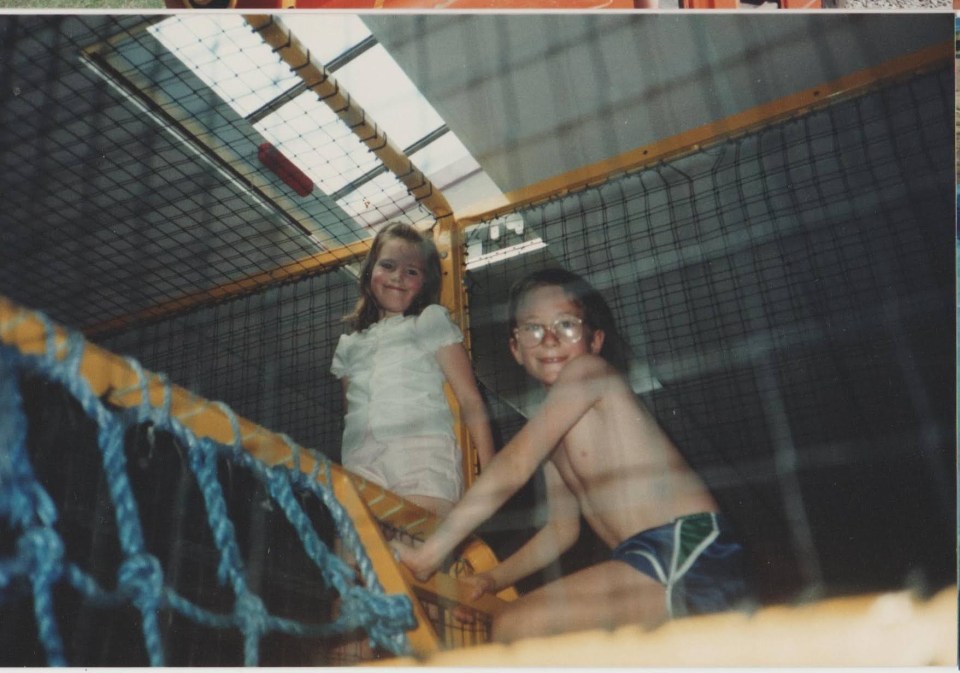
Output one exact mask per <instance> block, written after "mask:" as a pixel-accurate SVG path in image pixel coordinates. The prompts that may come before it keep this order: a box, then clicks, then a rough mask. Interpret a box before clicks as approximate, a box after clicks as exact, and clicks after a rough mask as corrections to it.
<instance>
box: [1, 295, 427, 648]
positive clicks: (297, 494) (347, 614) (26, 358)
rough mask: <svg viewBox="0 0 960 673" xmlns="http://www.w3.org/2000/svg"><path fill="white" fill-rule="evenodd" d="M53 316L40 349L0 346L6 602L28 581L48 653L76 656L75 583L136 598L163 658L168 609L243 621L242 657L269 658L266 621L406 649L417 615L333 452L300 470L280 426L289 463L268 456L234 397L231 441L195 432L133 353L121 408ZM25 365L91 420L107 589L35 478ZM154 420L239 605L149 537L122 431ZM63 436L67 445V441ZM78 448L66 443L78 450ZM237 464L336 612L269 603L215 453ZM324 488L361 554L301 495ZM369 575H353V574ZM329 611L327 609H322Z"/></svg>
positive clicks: (109, 601)
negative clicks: (111, 536) (172, 560)
mask: <svg viewBox="0 0 960 673" xmlns="http://www.w3.org/2000/svg"><path fill="white" fill-rule="evenodd" d="M36 315H37V317H38V318H39V319H40V320H41V322H42V323H43V324H44V325H45V329H46V331H45V333H46V349H45V352H44V353H42V354H41V355H38V356H34V355H25V354H23V353H21V352H20V351H19V350H17V349H15V348H12V347H8V346H0V524H2V525H3V526H5V527H6V529H7V530H8V531H10V532H12V533H13V535H12V537H13V538H14V539H13V540H12V541H8V544H5V545H4V546H3V548H2V551H0V608H2V607H3V606H4V604H5V603H7V604H9V603H10V602H11V601H13V600H14V599H16V598H19V597H22V594H23V593H24V592H29V593H30V594H31V595H32V606H33V613H34V619H35V622H36V635H37V640H38V641H39V642H40V643H41V644H42V648H43V652H44V655H45V660H46V663H47V664H48V665H51V666H64V665H67V664H68V660H67V648H66V647H65V644H64V637H63V635H62V633H61V629H60V626H59V624H58V618H57V606H56V602H57V601H56V599H55V596H56V590H57V588H58V587H60V586H62V585H64V584H66V585H69V586H70V587H72V589H73V590H74V591H75V592H77V593H78V594H79V595H80V596H82V598H83V600H84V601H87V602H88V603H90V604H92V605H95V606H97V607H98V608H104V609H114V610H116V609H130V608H131V607H132V608H133V609H134V610H135V613H136V615H137V616H138V617H139V622H140V624H139V627H140V629H139V630H140V632H141V633H142V638H143V646H144V649H145V653H146V659H147V661H148V662H149V664H150V665H153V666H162V665H166V664H167V657H165V643H164V637H163V631H164V629H163V628H162V625H161V619H162V615H166V616H167V617H169V615H170V613H171V612H172V613H176V614H177V615H180V616H182V617H183V618H186V619H188V620H190V621H191V622H193V623H195V624H197V625H200V626H204V627H207V628H212V629H222V630H237V631H239V632H240V634H242V650H243V653H242V661H243V663H244V664H245V665H257V664H258V663H259V662H260V643H261V640H262V639H263V638H264V637H266V636H267V635H268V634H274V633H279V634H285V635H287V636H294V637H300V638H318V637H319V638H333V637H338V636H343V635H345V634H348V633H351V632H353V631H355V630H357V629H362V630H364V631H365V632H366V633H367V634H368V635H369V640H370V645H371V646H372V647H378V648H382V649H383V650H386V651H388V652H390V653H393V654H396V655H402V654H408V653H409V642H408V640H407V637H406V635H405V632H406V631H407V630H409V629H411V628H413V627H414V626H415V625H416V623H415V619H414V617H413V612H412V607H411V605H410V600H409V598H408V597H406V596H402V595H398V596H388V595H386V594H385V593H384V590H383V588H382V586H381V585H380V583H379V581H378V579H377V577H376V574H375V573H374V571H373V568H372V564H371V562H370V559H369V557H368V556H367V554H366V552H365V550H364V548H363V546H362V544H361V542H360V540H359V537H358V536H357V532H356V529H355V527H354V525H353V522H352V521H351V519H350V517H349V515H348V514H347V513H346V511H345V510H344V509H343V507H342V506H341V505H340V504H339V503H338V501H337V500H336V498H335V497H334V495H333V493H332V491H331V489H330V488H328V487H326V486H324V485H323V484H321V483H320V482H318V481H317V477H318V476H319V472H320V470H324V471H325V472H326V476H327V479H326V484H331V483H332V481H331V479H330V464H329V462H328V461H327V460H326V459H325V458H323V457H322V456H321V455H319V454H318V453H316V452H312V451H311V455H312V456H313V457H314V458H315V459H316V461H317V462H316V467H315V468H314V469H313V471H312V473H310V474H307V473H304V472H303V471H301V469H300V456H301V452H302V451H303V450H304V449H302V448H301V447H299V446H298V445H296V444H295V443H294V442H292V441H291V440H290V439H289V438H288V437H285V436H282V437H283V439H284V441H285V442H286V443H287V445H288V446H289V447H290V449H291V454H292V456H293V466H292V468H288V467H285V466H273V467H271V466H267V465H266V464H264V463H263V462H261V461H259V460H257V459H256V458H254V457H253V456H251V455H250V454H249V453H247V452H246V451H245V450H244V449H243V447H242V446H241V445H240V437H241V432H240V428H239V422H238V419H237V417H236V415H235V414H234V413H233V412H232V411H231V410H230V409H229V408H228V407H226V406H225V405H222V404H219V405H218V406H219V407H220V409H221V410H222V411H223V412H224V414H225V415H226V416H227V417H228V418H229V419H230V422H231V424H232V426H233V431H234V432H233V437H234V438H235V439H234V442H233V444H231V445H225V444H220V443H217V442H215V441H213V440H211V439H209V438H203V437H198V436H197V435H196V434H195V433H193V432H192V431H191V430H190V429H189V428H187V427H186V426H185V425H184V424H183V423H182V422H181V421H179V420H178V419H177V418H175V417H173V416H172V415H171V413H170V406H171V388H170V385H169V382H167V381H166V379H165V377H162V376H161V377H160V381H161V383H162V385H163V389H164V398H163V403H162V404H161V405H160V406H159V407H154V406H152V405H151V404H150V403H149V396H148V394H147V392H148V390H147V386H148V379H147V376H146V374H145V372H144V370H143V369H142V368H141V366H140V365H139V363H137V362H136V361H134V360H127V362H128V364H129V365H130V366H131V368H132V369H133V370H134V371H135V372H137V375H138V380H139V385H140V387H141V392H142V393H143V394H142V397H141V399H142V400H143V402H142V403H141V404H140V405H139V406H137V407H134V408H130V409H117V408H114V407H112V406H111V405H109V404H108V403H107V402H105V401H104V400H102V399H100V398H99V397H97V396H96V395H95V394H94V393H93V392H92V390H91V388H90V386H89V384H88V383H87V381H86V379H84V377H83V376H81V375H80V373H79V364H80V361H81V357H82V354H83V350H84V347H85V345H86V344H85V341H84V340H83V338H82V337H81V336H79V335H78V334H76V333H71V332H67V334H68V337H67V339H66V342H65V343H62V344H60V345H59V347H58V345H57V342H56V339H55V331H54V328H53V325H52V324H51V323H50V321H49V320H48V319H47V318H46V317H45V316H43V315H42V314H36ZM26 376H39V377H41V378H42V379H44V380H46V381H50V382H54V383H56V384H59V385H60V386H62V387H63V388H64V389H65V390H66V391H67V392H68V394H69V395H70V396H72V397H73V398H74V399H75V400H76V401H77V402H78V403H79V406H80V407H81V408H82V410H83V413H84V415H85V416H86V417H88V418H89V419H91V420H92V421H93V422H94V423H95V428H96V436H97V437H96V439H97V446H98V451H99V454H100V460H101V464H102V469H103V475H104V480H105V482H106V487H107V491H108V492H109V500H110V502H111V504H112V507H113V511H114V514H115V530H116V537H117V543H118V546H119V549H120V562H119V567H118V568H117V569H116V573H115V577H113V578H112V583H113V584H114V585H115V586H114V587H112V588H110V587H107V586H104V584H107V582H104V581H103V579H102V578H96V577H95V576H94V575H93V574H92V573H91V572H88V571H85V570H84V569H83V568H82V567H81V566H80V565H79V564H78V563H77V562H75V561H73V560H71V559H70V558H68V554H67V553H66V544H65V541H64V539H63V536H62V534H61V532H60V530H59V529H58V526H59V520H60V513H59V512H58V507H57V505H56V504H55V499H54V498H53V497H51V495H50V493H48V491H47V490H46V489H45V488H44V486H43V485H42V483H41V480H39V479H38V477H37V474H36V472H35V470H34V467H33V466H32V463H31V456H30V452H29V450H28V418H27V414H26V412H25V409H24V400H23V395H22V393H21V383H20V382H21V381H22V379H23V378H24V377H26ZM144 427H146V428H148V430H149V432H150V433H151V434H153V433H155V432H157V431H163V432H166V433H168V434H169V435H170V436H171V437H173V438H174V439H175V440H176V442H177V443H178V444H179V446H181V447H183V450H184V452H185V461H184V462H185V463H186V464H187V465H188V466H189V470H190V471H191V472H192V475H193V478H194V479H195V482H196V485H197V487H198V489H199V492H200V493H201V494H202V502H203V506H204V508H205V512H206V523H207V526H208V527H209V531H210V534H211V537H212V540H213V543H214V545H215V548H216V553H217V557H218V562H217V567H216V580H217V583H218V585H219V586H221V587H223V588H225V589H227V590H228V591H229V592H230V594H232V610H231V611H228V612H224V611H216V610H211V609H209V608H208V607H205V606H202V605H200V604H198V602H197V601H196V600H191V599H190V598H188V597H186V596H184V595H183V594H182V593H181V592H178V591H177V590H176V589H175V588H173V586H171V582H169V581H167V580H168V579H169V577H168V573H166V572H165V569H164V566H163V564H162V563H161V560H160V559H159V558H158V555H157V554H155V553H151V552H150V551H149V550H148V546H147V544H146V543H145V539H144V532H143V528H142V525H141V519H140V514H139V511H138V504H137V500H136V498H135V497H134V488H133V487H132V485H131V478H130V475H129V465H128V458H127V454H126V453H125V449H124V443H125V441H126V438H127V437H128V435H129V433H130V431H131V430H132V429H134V428H144ZM59 448H61V447H58V449H59ZM71 448H72V447H69V446H66V447H62V449H63V450H64V451H69V450H70V449H71ZM221 464H228V465H233V466H239V467H240V468H243V469H244V470H245V471H247V472H249V473H250V474H251V475H253V476H254V477H255V479H256V481H257V482H259V484H260V485H261V486H262V488H263V489H265V491H266V493H268V494H269V498H270V500H271V503H270V507H271V508H275V509H278V510H279V511H280V512H281V513H282V515H283V517H284V518H285V520H286V521H287V522H288V523H289V525H290V526H291V527H292V529H293V530H294V531H295V532H296V536H297V537H298V538H299V541H300V543H301V544H302V549H303V551H304V552H305V553H306V556H307V557H309V559H310V561H311V562H312V563H313V564H314V565H315V567H316V568H317V569H319V573H320V575H321V576H322V579H323V582H324V584H325V585H326V587H328V588H330V589H332V590H333V591H335V592H336V594H337V596H338V597H339V602H340V608H339V615H338V616H337V617H336V618H335V619H332V620H330V621H328V622H326V623H320V624H315V623H308V622H305V621H302V620H296V619H290V618H286V617H281V616H277V615H274V614H271V612H270V611H269V610H268V609H267V607H266V605H265V602H264V600H263V599H262V598H261V596H259V595H258V594H257V593H256V592H255V591H254V589H253V587H252V584H251V582H250V581H249V579H248V577H247V573H246V572H245V570H246V569H245V564H244V560H243V556H242V554H241V550H240V544H239V543H238V532H237V530H236V528H235V526H234V524H233V522H232V521H231V519H230V517H229V515H228V514H229V513H228V506H227V498H226V496H225V493H224V488H223V485H222V484H221V480H220V478H219V477H218V465H221ZM305 497H306V498H308V499H309V498H314V499H315V500H316V502H319V503H321V504H322V505H323V507H324V508H325V510H326V512H327V513H328V514H329V516H330V517H331V518H332V520H333V525H334V526H335V529H336V533H337V534H338V535H339V537H340V539H341V544H342V546H343V548H344V549H345V550H346V551H347V552H348V553H349V554H350V555H351V556H352V557H353V559H354V561H355V565H356V569H353V568H351V567H350V566H349V565H348V564H347V563H346V562H344V561H343V560H342V559H341V558H339V557H338V556H337V555H335V554H334V553H333V552H332V551H331V550H330V548H329V546H328V545H327V543H326V542H325V541H324V540H323V539H322V536H321V535H320V534H319V533H318V531H317V530H316V526H315V525H314V523H313V521H312V519H311V516H310V515H309V514H308V513H307V511H306V510H305V508H304V505H303V500H304V498H305ZM358 575H359V580H360V581H357V576H358ZM318 611H319V610H318Z"/></svg>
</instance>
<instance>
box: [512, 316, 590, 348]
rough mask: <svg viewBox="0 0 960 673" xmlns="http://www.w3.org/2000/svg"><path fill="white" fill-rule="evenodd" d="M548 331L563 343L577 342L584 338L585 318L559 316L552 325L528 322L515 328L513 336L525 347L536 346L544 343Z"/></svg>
mask: <svg viewBox="0 0 960 673" xmlns="http://www.w3.org/2000/svg"><path fill="white" fill-rule="evenodd" d="M547 332H550V334H552V335H553V338H554V339H556V340H557V341H559V342H561V343H567V344H575V343H577V342H578V341H580V339H582V338H583V320H581V319H580V318H576V317H573V316H564V317H562V318H557V319H556V320H555V321H554V322H553V324H552V325H550V326H547V325H540V324H539V323H535V322H527V323H524V324H522V325H519V326H518V327H516V328H515V329H514V330H513V336H514V337H515V338H516V339H517V342H518V343H519V344H520V345H521V346H523V347H524V348H535V347H536V346H539V345H540V344H541V343H543V340H544V338H546V336H547Z"/></svg>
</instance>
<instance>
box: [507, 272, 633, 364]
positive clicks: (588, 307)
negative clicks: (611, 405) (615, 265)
mask: <svg viewBox="0 0 960 673" xmlns="http://www.w3.org/2000/svg"><path fill="white" fill-rule="evenodd" d="M548 286H553V287H559V288H560V289H562V290H563V292H564V294H565V295H566V296H567V297H568V298H569V299H570V301H572V302H573V303H575V304H576V305H577V306H579V307H580V310H581V311H583V315H582V316H581V317H582V318H583V322H584V324H585V325H587V326H588V327H589V328H591V329H593V330H598V329H599V330H603V332H604V334H605V335H606V336H605V338H604V343H603V349H602V350H601V351H600V356H601V357H603V358H604V359H605V360H606V361H607V362H609V363H610V364H611V365H613V366H614V367H616V368H617V369H619V370H620V371H621V372H626V371H627V361H626V358H625V356H624V348H623V345H622V344H621V340H620V337H619V334H618V333H617V328H616V324H615V323H614V320H613V312H612V311H611V310H610V307H609V306H608V305H607V302H606V300H605V299H604V298H603V295H601V294H600V293H599V292H597V290H596V289H595V288H594V287H593V286H592V285H590V283H588V282H587V281H586V280H584V279H583V278H582V277H581V276H579V275H577V274H575V273H573V272H572V271H567V270H566V269H563V268H559V267H548V268H545V269H540V270H538V271H533V272H531V273H529V274H527V275H526V276H524V277H523V278H521V279H520V280H518V281H517V282H515V283H514V284H513V286H512V287H511V288H510V294H509V303H508V309H507V310H508V311H509V327H510V334H511V335H512V334H513V330H514V329H515V328H516V327H517V310H518V309H519V308H520V302H521V301H523V298H524V297H525V296H526V295H527V294H528V293H530V292H531V291H533V290H535V289H537V288H538V287H548ZM511 338H513V337H512V336H511Z"/></svg>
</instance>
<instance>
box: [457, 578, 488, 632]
mask: <svg viewBox="0 0 960 673" xmlns="http://www.w3.org/2000/svg"><path fill="white" fill-rule="evenodd" d="M458 579H459V580H460V581H461V582H463V583H464V584H466V585H467V586H468V587H469V589H468V593H467V600H471V601H475V600H477V599H478V598H480V597H481V596H483V595H484V594H492V593H494V591H495V590H496V586H497V585H496V582H494V581H493V577H491V576H490V574H489V573H477V574H476V575H467V576H466V577H460V578H458ZM453 617H454V619H456V620H457V621H459V622H460V623H462V624H473V623H474V622H475V621H476V615H475V613H474V611H473V610H471V609H470V608H467V607H465V606H463V605H458V606H456V607H455V608H453Z"/></svg>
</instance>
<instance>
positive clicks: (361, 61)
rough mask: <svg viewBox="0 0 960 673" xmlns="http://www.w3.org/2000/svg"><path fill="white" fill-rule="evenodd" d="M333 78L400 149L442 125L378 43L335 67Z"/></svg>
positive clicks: (408, 79)
mask: <svg viewBox="0 0 960 673" xmlns="http://www.w3.org/2000/svg"><path fill="white" fill-rule="evenodd" d="M335 77H336V79H337V81H338V82H339V83H340V84H341V85H342V86H343V88H344V89H345V90H347V91H349V92H350V97H351V98H352V99H353V100H355V101H356V102H357V104H358V105H360V107H362V108H363V110H364V111H365V112H366V113H367V115H368V116H369V117H370V118H371V119H374V120H376V123H377V126H379V127H380V128H381V129H382V130H383V131H384V132H385V133H386V134H387V137H388V138H390V139H391V140H392V141H393V143H394V144H395V145H396V146H397V147H399V148H400V149H403V148H405V147H409V146H410V145H412V144H413V143H414V142H416V141H417V140H419V139H421V138H423V137H424V136H426V135H427V134H428V133H430V132H431V131H434V130H436V129H437V128H439V127H441V126H443V119H442V118H441V117H440V115H439V114H437V112H436V111H435V110H434V109H433V106H431V105H430V103H428V102H427V100H426V99H425V98H424V97H423V95H422V94H421V93H420V92H419V91H418V90H417V87H415V86H414V84H413V82H411V81H410V78H409V77H407V74H406V73H405V72H404V71H403V70H401V69H400V66H399V65H397V62H396V61H394V60H393V58H392V57H391V56H390V55H389V54H388V53H387V51H386V49H384V48H383V46H382V45H377V46H376V47H374V48H373V49H370V50H369V51H367V52H366V53H365V54H363V56H362V57H361V58H357V59H355V60H353V61H351V62H350V63H348V64H347V65H345V66H344V67H343V68H341V69H340V70H337V72H336V74H335Z"/></svg>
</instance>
